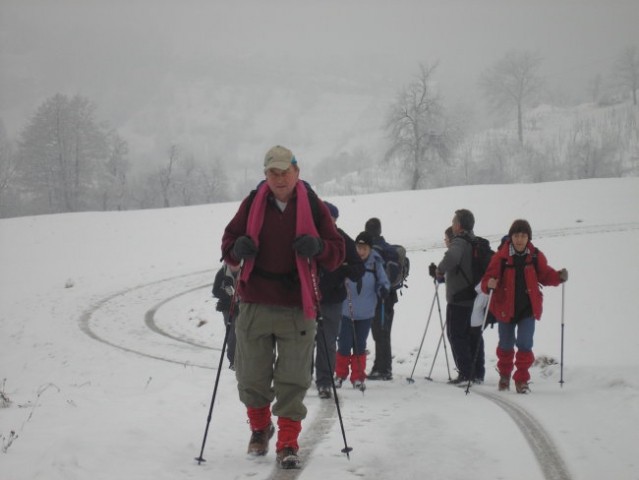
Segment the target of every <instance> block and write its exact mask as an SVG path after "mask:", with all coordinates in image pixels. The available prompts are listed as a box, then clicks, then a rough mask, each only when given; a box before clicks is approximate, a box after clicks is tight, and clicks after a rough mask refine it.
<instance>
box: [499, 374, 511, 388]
mask: <svg viewBox="0 0 639 480" xmlns="http://www.w3.org/2000/svg"><path fill="white" fill-rule="evenodd" d="M498 389H499V391H500V392H504V391H506V390H510V377H508V376H506V375H502V376H500V377H499V386H498Z"/></svg>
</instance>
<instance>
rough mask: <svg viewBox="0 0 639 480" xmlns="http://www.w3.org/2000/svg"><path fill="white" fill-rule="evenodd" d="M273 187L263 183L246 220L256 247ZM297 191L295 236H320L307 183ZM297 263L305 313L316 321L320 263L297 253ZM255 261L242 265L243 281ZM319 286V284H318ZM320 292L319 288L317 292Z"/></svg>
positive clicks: (299, 183)
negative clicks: (316, 281) (314, 280)
mask: <svg viewBox="0 0 639 480" xmlns="http://www.w3.org/2000/svg"><path fill="white" fill-rule="evenodd" d="M270 191H271V189H270V188H269V186H268V184H267V183H266V182H264V183H263V184H262V185H260V187H259V188H258V190H257V193H256V195H255V198H254V199H253V204H252V205H251V210H250V211H249V214H248V220H247V222H246V234H247V235H248V236H249V237H251V238H252V239H253V241H254V242H255V246H256V247H257V248H258V249H259V247H260V244H259V242H260V240H259V239H260V232H261V231H262V224H263V223H264V212H265V210H266V199H267V198H268V195H269V193H270ZM295 191H296V194H297V217H296V218H297V222H296V223H297V225H296V227H295V236H296V237H299V236H300V235H311V236H313V237H319V233H318V231H317V228H316V227H315V222H314V221H313V214H312V212H311V205H310V203H309V201H308V191H307V190H306V186H305V185H304V182H301V181H298V182H297V185H296V186H295ZM295 262H296V264H297V272H298V275H299V278H300V286H301V291H302V308H303V310H304V316H305V317H306V318H307V319H309V320H315V319H316V318H317V303H318V302H319V299H317V301H315V293H314V290H315V287H314V286H313V279H314V278H315V279H317V263H316V262H315V260H313V259H311V260H310V261H309V260H308V259H306V258H304V257H300V256H299V255H297V256H296V259H295ZM254 264H255V260H253V259H251V260H245V261H244V267H243V268H242V276H241V278H240V281H242V282H247V281H248V278H249V276H250V275H251V271H252V270H253V266H254ZM318 288H319V287H318ZM317 294H318V295H319V290H318V292H317Z"/></svg>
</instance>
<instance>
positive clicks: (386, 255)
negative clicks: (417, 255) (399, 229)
mask: <svg viewBox="0 0 639 480" xmlns="http://www.w3.org/2000/svg"><path fill="white" fill-rule="evenodd" d="M373 248H374V249H375V250H377V251H378V252H379V254H380V255H381V256H382V260H384V271H385V272H386V276H387V277H388V281H389V282H390V286H391V290H399V289H400V288H402V287H403V286H405V285H406V278H407V277H408V273H409V272H410V260H409V258H408V257H407V256H406V249H405V248H404V247H403V246H401V245H386V246H382V245H375V246H374V247H373ZM406 287H408V285H406Z"/></svg>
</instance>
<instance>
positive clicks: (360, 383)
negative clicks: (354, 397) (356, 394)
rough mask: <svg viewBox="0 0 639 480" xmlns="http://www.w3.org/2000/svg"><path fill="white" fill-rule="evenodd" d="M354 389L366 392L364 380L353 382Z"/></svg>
mask: <svg viewBox="0 0 639 480" xmlns="http://www.w3.org/2000/svg"><path fill="white" fill-rule="evenodd" d="M353 388H356V389H357V390H359V391H360V392H363V391H364V390H366V384H365V383H364V380H355V381H354V382H353Z"/></svg>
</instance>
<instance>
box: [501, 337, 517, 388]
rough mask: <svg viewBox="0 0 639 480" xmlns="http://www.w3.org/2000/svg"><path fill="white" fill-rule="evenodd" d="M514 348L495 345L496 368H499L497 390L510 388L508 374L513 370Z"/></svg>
mask: <svg viewBox="0 0 639 480" xmlns="http://www.w3.org/2000/svg"><path fill="white" fill-rule="evenodd" d="M514 358H515V351H514V350H502V349H501V348H499V347H497V370H499V391H504V390H510V374H511V373H512V372H513V359H514Z"/></svg>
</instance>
